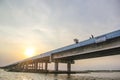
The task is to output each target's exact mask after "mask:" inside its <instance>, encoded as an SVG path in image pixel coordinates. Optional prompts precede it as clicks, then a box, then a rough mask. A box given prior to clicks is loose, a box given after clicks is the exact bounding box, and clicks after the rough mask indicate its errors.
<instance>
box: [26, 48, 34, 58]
mask: <svg viewBox="0 0 120 80" xmlns="http://www.w3.org/2000/svg"><path fill="white" fill-rule="evenodd" d="M34 54H35V49H34V48H32V47H29V48H27V49H26V51H25V55H26V56H27V57H32V56H34Z"/></svg>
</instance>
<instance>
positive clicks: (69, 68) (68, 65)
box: [67, 63, 71, 72]
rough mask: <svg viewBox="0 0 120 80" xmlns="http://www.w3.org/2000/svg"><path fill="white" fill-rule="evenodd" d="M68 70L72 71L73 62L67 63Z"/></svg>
mask: <svg viewBox="0 0 120 80" xmlns="http://www.w3.org/2000/svg"><path fill="white" fill-rule="evenodd" d="M67 71H68V72H71V63H67Z"/></svg>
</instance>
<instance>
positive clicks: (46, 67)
mask: <svg viewBox="0 0 120 80" xmlns="http://www.w3.org/2000/svg"><path fill="white" fill-rule="evenodd" d="M47 69H48V63H47V62H45V71H47Z"/></svg>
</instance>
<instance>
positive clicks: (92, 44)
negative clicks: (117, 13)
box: [3, 30, 120, 73]
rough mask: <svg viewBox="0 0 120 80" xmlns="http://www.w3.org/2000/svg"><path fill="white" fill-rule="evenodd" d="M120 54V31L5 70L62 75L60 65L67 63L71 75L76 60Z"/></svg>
mask: <svg viewBox="0 0 120 80" xmlns="http://www.w3.org/2000/svg"><path fill="white" fill-rule="evenodd" d="M119 54H120V30H117V31H114V32H111V33H107V34H104V35H101V36H97V37H92V38H90V39H88V40H84V41H81V42H78V43H75V44H72V45H68V46H65V47H62V48H59V49H56V50H52V51H49V52H46V53H43V54H40V55H37V56H34V57H31V58H28V59H25V60H22V61H19V62H16V63H13V64H10V65H7V66H4V67H3V68H4V69H8V70H11V71H21V72H41V73H42V72H46V73H62V72H60V71H59V70H58V67H59V63H66V64H67V70H66V73H71V72H72V71H71V64H74V63H75V62H74V61H75V60H80V59H88V58H96V57H103V56H110V55H119ZM51 62H54V63H55V65H54V71H49V70H48V63H51Z"/></svg>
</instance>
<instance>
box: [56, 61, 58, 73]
mask: <svg viewBox="0 0 120 80" xmlns="http://www.w3.org/2000/svg"><path fill="white" fill-rule="evenodd" d="M55 71H56V72H57V71H58V62H55Z"/></svg>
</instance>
